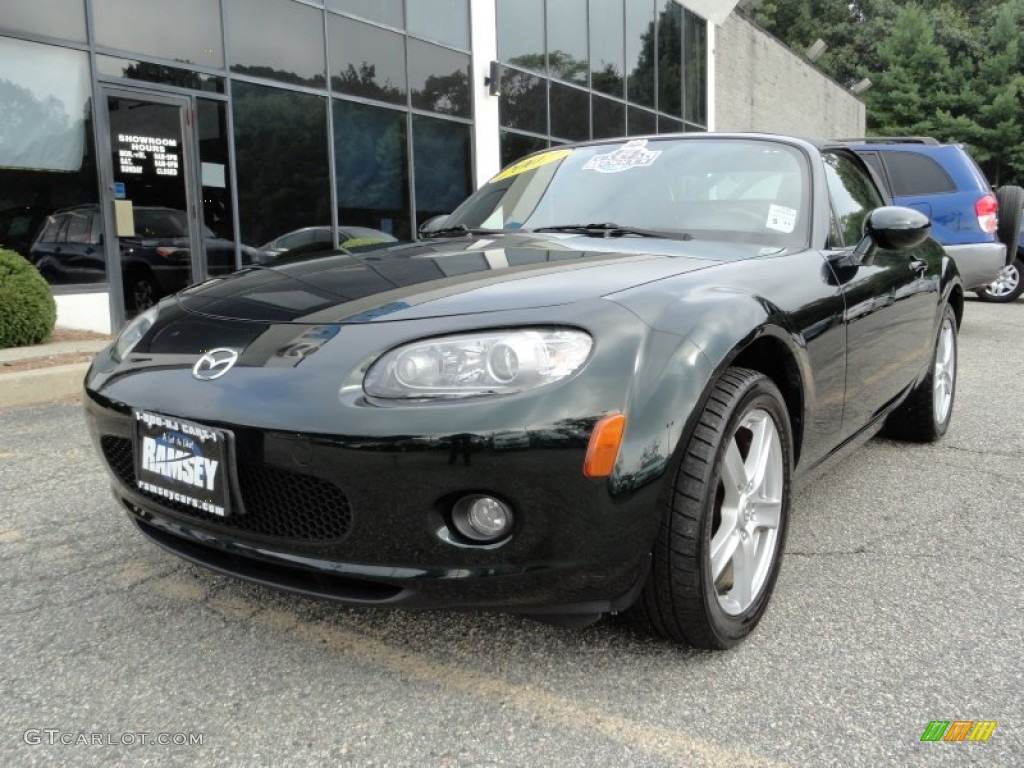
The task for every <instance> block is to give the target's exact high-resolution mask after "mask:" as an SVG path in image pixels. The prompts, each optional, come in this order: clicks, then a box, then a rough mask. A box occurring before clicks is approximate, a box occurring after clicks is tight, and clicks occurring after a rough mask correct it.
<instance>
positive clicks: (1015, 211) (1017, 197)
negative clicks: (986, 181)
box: [996, 186, 1024, 264]
mask: <svg viewBox="0 0 1024 768" xmlns="http://www.w3.org/2000/svg"><path fill="white" fill-rule="evenodd" d="M996 200H997V201H998V202H999V228H998V229H996V234H997V235H998V236H999V242H1001V243H1005V244H1006V263H1007V264H1012V263H1013V262H1014V261H1016V259H1017V247H1018V246H1019V245H1020V240H1019V238H1020V222H1021V218H1022V217H1024V189H1021V188H1020V187H1015V186H1009V187H1000V188H999V189H998V190H996Z"/></svg>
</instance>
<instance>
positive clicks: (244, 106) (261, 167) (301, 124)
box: [231, 81, 331, 246]
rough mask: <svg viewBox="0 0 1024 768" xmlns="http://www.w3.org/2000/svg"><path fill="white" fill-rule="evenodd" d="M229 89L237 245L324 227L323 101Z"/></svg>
mask: <svg viewBox="0 0 1024 768" xmlns="http://www.w3.org/2000/svg"><path fill="white" fill-rule="evenodd" d="M231 88H232V92H233V101H232V114H233V116H234V130H235V162H236V167H237V171H238V209H239V211H238V212H239V217H240V224H241V232H240V238H241V241H242V242H243V243H244V244H246V245H250V246H260V245H262V244H264V243H266V242H268V241H270V240H273V239H274V238H275V237H278V236H280V235H283V234H285V233H286V232H291V231H292V230H295V229H300V228H302V227H308V226H317V225H326V224H330V220H331V214H330V181H329V179H328V159H327V111H326V110H327V100H326V99H325V98H323V97H320V96H312V95H310V94H305V93H295V92H293V91H286V90H283V89H281V88H271V87H268V86H264V85H253V84H252V83H243V82H239V81H234V82H233V83H232V85H231Z"/></svg>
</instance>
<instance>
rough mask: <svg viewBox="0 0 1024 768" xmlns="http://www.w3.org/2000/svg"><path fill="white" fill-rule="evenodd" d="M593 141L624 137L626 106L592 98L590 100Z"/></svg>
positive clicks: (596, 97)
mask: <svg viewBox="0 0 1024 768" xmlns="http://www.w3.org/2000/svg"><path fill="white" fill-rule="evenodd" d="M591 109H592V110H593V125H594V138H595V139H609V138H612V137H614V136H625V135H626V105H625V104H622V103H620V102H618V101H612V100H611V99H602V98H601V97H600V96H594V97H592V99H591Z"/></svg>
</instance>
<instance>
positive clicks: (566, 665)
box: [0, 301, 1024, 767]
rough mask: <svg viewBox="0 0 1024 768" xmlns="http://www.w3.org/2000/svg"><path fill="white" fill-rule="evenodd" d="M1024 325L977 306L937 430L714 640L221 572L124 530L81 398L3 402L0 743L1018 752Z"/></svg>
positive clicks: (869, 757) (246, 750) (741, 753)
mask: <svg viewBox="0 0 1024 768" xmlns="http://www.w3.org/2000/svg"><path fill="white" fill-rule="evenodd" d="M1022 329H1024V302H1016V303H1014V304H1012V305H1008V306H995V305H986V304H981V303H979V302H976V301H969V302H968V306H967V308H966V318H965V322H964V325H963V328H962V332H961V336H960V361H961V367H960V377H959V383H958V392H957V401H956V406H955V407H956V411H955V415H954V421H953V425H952V427H951V429H950V432H949V434H948V435H947V436H946V438H945V439H944V440H943V441H942V442H940V443H938V444H936V445H929V446H919V445H903V444H899V443H895V442H891V441H888V440H882V439H876V440H873V441H871V442H870V443H868V444H867V445H866V446H865V447H864V448H862V449H861V450H860V451H859V452H857V453H856V454H854V455H853V456H852V457H850V458H849V459H847V460H846V461H845V462H844V463H843V464H842V465H841V466H837V467H834V468H833V470H832V472H831V473H829V474H827V475H826V476H824V477H822V478H820V479H819V480H817V481H816V482H815V483H814V484H813V485H811V486H810V487H808V488H807V489H806V490H804V491H803V492H801V493H800V494H799V495H798V496H797V498H796V499H795V504H794V510H793V515H794V516H793V518H792V525H791V530H790V538H789V546H788V551H787V554H786V557H785V561H784V563H783V570H782V574H781V577H780V579H779V583H778V587H777V589H776V593H775V597H774V599H773V602H772V605H771V607H770V608H769V610H768V613H767V615H766V617H765V619H764V621H763V622H762V624H761V626H760V627H759V628H758V629H757V631H755V633H754V634H753V635H752V636H751V637H749V638H748V639H747V641H746V642H744V643H743V644H741V645H740V646H739V647H738V648H736V649H734V650H732V651H729V652H726V653H707V652H696V651H691V650H686V649H681V648H678V647H674V646H672V645H669V644H666V643H663V642H660V641H657V640H653V639H650V638H647V637H644V636H641V635H639V634H636V633H634V632H633V631H632V630H630V629H628V628H626V627H624V626H623V625H622V624H621V623H619V622H617V621H614V620H605V621H602V622H601V623H599V624H597V625H595V626H593V627H590V628H587V629H584V630H565V629H555V628H552V627H548V626H545V625H542V624H537V623H534V622H532V621H530V620H527V619H521V618H515V617H510V616H501V615H484V614H461V613H445V612H432V613H404V612H391V611H381V610H362V609H348V608H340V607H337V606H334V605H331V604H326V603H322V602H316V601H312V600H306V599H301V598H295V597H290V596H286V595H282V594H279V593H276V592H274V591H271V590H267V589H263V588H260V587H256V586H251V585H248V584H244V583H240V582H237V581H235V580H232V579H229V578H226V577H222V576H219V575H216V574H213V573H211V572H208V571H206V570H204V569H202V568H199V567H196V566H192V565H190V564H187V563H185V562H183V561H181V560H179V559H177V558H175V557H172V556H171V555H168V554H165V553H164V552H163V551H161V550H160V549H158V548H157V547H155V546H154V545H152V544H150V543H148V542H147V541H145V540H144V539H143V537H142V536H141V535H140V534H138V533H137V532H136V531H135V530H134V529H133V527H132V526H131V524H130V523H129V521H128V520H127V518H126V517H125V516H124V514H122V513H121V512H120V511H119V509H118V507H117V506H116V504H115V503H114V502H113V500H112V498H111V496H110V494H109V489H108V483H107V477H106V474H105V473H104V470H103V469H102V467H101V465H100V462H99V460H98V458H97V457H96V456H95V455H94V453H93V451H92V448H91V446H90V444H89V441H88V438H87V435H86V432H85V427H84V422H83V418H82V414H81V410H80V406H79V405H78V404H76V403H74V402H63V403H57V404H53V405H47V406H41V407H34V408H18V409H6V410H0V622H2V624H0V765H4V766H35V765H39V766H51V765H75V766H78V765H95V766H104V767H107V766H116V765H131V766H136V765H154V766H175V765H202V766H220V765H231V766H235V765H238V766H249V765H252V766H256V765H259V766H278V765H280V766H284V765H288V766H307V765H308V766H321V765H352V766H364V765H366V766H377V765H380V766H385V765H386V766H492V765H495V766H496V765H502V766H504V765H509V766H546V765H551V766H555V765H557V766H629V765H637V766H648V765H650V766H660V765H666V766H667V765H678V766H726V765H728V766H754V765H766V766H770V765H788V766H825V765H837V766H844V767H845V766H872V767H874V766H883V765H892V766H916V765H943V766H945V765H951V766H952V765H955V766H959V765H1000V766H1013V765H1024V663H1022V662H1024V650H1022V642H1024V641H1022V638H1024V589H1022V586H1024V556H1022V554H1021V553H1022V552H1024V515H1022V505H1024V478H1022V475H1021V465H1022V460H1024V399H1022V398H1021V396H1020V395H1021V384H1020V382H1021V381H1024V352H1022V349H1021V335H1022V333H1021V332H1022ZM933 720H942V721H945V720H949V721H955V720H979V721H980V720H985V721H996V723H997V725H996V727H995V729H994V731H993V732H992V735H991V737H990V738H989V740H988V741H987V742H984V743H969V742H963V743H946V742H937V743H923V742H921V741H920V738H921V735H922V733H923V731H924V730H925V728H926V726H927V725H928V723H929V722H930V721H933ZM158 742H169V743H166V744H163V743H158Z"/></svg>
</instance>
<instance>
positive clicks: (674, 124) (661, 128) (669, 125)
mask: <svg viewBox="0 0 1024 768" xmlns="http://www.w3.org/2000/svg"><path fill="white" fill-rule="evenodd" d="M682 132H683V121H682V120H674V119H672V118H671V117H665V116H664V115H658V133H682Z"/></svg>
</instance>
